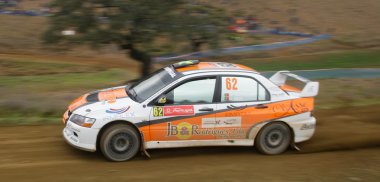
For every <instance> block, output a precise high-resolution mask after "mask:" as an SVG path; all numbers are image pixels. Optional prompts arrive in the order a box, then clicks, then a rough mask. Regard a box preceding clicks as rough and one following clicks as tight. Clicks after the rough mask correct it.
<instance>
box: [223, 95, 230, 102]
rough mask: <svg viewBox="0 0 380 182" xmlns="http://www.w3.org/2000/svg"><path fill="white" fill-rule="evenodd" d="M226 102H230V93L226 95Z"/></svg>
mask: <svg viewBox="0 0 380 182" xmlns="http://www.w3.org/2000/svg"><path fill="white" fill-rule="evenodd" d="M224 101H230V94H229V93H225V94H224Z"/></svg>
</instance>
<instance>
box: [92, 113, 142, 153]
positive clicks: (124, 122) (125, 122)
mask: <svg viewBox="0 0 380 182" xmlns="http://www.w3.org/2000/svg"><path fill="white" fill-rule="evenodd" d="M116 124H123V125H128V126H131V127H132V128H133V129H134V130H136V131H137V132H138V133H139V140H140V142H141V146H143V145H144V137H143V133H142V132H141V131H140V129H139V128H138V127H137V126H136V125H135V124H133V123H132V122H130V121H126V120H115V121H111V122H109V123H107V124H105V125H104V126H103V127H102V128H100V131H99V132H98V135H97V137H96V148H97V149H99V144H100V137H102V135H103V133H104V131H106V129H107V128H109V127H111V126H113V125H116ZM140 148H141V147H140Z"/></svg>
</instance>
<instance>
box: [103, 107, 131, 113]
mask: <svg viewBox="0 0 380 182" xmlns="http://www.w3.org/2000/svg"><path fill="white" fill-rule="evenodd" d="M130 107H131V106H128V107H122V108H119V109H114V108H110V109H107V110H106V113H109V114H123V113H125V112H127V111H128V110H129V108H130Z"/></svg>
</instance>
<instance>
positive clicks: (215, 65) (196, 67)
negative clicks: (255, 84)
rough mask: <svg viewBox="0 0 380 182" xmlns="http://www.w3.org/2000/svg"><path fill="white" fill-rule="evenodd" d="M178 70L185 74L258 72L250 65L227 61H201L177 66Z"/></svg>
mask: <svg viewBox="0 0 380 182" xmlns="http://www.w3.org/2000/svg"><path fill="white" fill-rule="evenodd" d="M176 71H177V72H181V73H183V74H187V73H190V72H191V73H194V72H203V71H250V72H256V73H257V71H256V70H254V69H252V68H250V67H247V66H244V65H240V64H233V63H226V62H199V63H197V64H192V65H188V66H184V67H180V68H176Z"/></svg>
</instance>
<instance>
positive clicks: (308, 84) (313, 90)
mask: <svg viewBox="0 0 380 182" xmlns="http://www.w3.org/2000/svg"><path fill="white" fill-rule="evenodd" d="M288 77H291V78H294V79H296V80H299V81H301V82H303V83H305V86H304V87H303V89H302V91H301V93H300V97H315V96H316V95H318V90H319V83H318V82H315V81H310V80H309V79H307V78H304V77H302V76H299V75H296V74H294V73H291V72H290V71H279V72H277V73H275V74H274V75H273V76H271V77H270V78H269V80H270V81H272V82H273V83H274V84H275V85H277V86H282V85H284V84H285V82H286V80H287V79H288Z"/></svg>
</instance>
